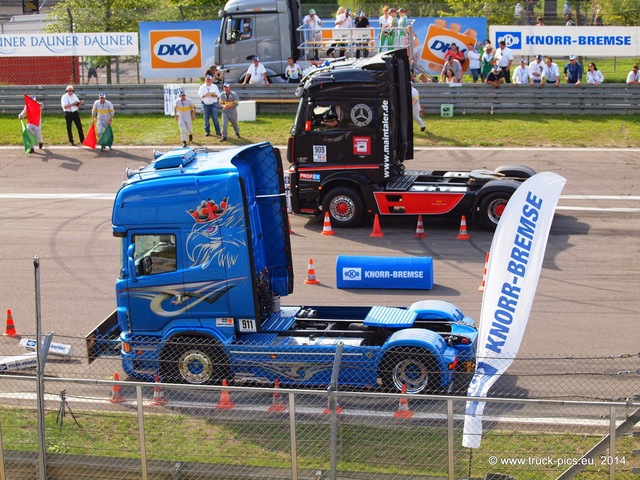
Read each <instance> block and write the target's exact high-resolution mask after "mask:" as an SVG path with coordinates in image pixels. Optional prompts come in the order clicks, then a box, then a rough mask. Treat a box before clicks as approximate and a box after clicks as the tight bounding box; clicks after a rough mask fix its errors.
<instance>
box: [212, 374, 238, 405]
mask: <svg viewBox="0 0 640 480" xmlns="http://www.w3.org/2000/svg"><path fill="white" fill-rule="evenodd" d="M222 386H223V387H226V386H227V379H226V378H225V379H224V380H222ZM235 406H236V404H235V403H233V402H232V401H231V395H229V392H228V391H227V390H222V391H221V392H220V401H218V404H217V405H216V408H217V409H219V410H231V409H232V408H233V407H235Z"/></svg>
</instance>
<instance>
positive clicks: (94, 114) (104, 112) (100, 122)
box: [91, 92, 115, 152]
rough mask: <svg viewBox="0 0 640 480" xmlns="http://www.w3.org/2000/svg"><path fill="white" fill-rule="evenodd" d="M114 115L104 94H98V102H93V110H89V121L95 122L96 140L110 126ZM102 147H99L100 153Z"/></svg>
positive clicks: (111, 106)
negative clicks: (96, 128) (96, 129)
mask: <svg viewBox="0 0 640 480" xmlns="http://www.w3.org/2000/svg"><path fill="white" fill-rule="evenodd" d="M114 114H115V111H114V109H113V104H112V103H111V102H110V101H109V100H107V96H106V95H105V94H104V93H102V92H100V94H98V100H96V101H95V102H93V109H92V110H91V121H92V122H93V121H95V122H96V125H97V127H98V138H100V137H101V136H102V134H103V133H104V131H105V130H106V129H107V127H108V126H109V125H111V123H112V122H113V115H114ZM104 147H105V146H104V145H102V146H101V147H100V151H101V152H104ZM109 150H111V145H109Z"/></svg>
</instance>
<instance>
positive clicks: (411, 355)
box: [379, 348, 440, 393]
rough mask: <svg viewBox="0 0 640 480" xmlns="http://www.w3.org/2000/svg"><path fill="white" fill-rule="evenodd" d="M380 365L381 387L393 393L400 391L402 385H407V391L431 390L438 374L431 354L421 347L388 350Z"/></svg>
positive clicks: (420, 391) (421, 391)
mask: <svg viewBox="0 0 640 480" xmlns="http://www.w3.org/2000/svg"><path fill="white" fill-rule="evenodd" d="M381 366H382V367H381V372H380V374H379V376H380V378H382V386H383V388H384V389H385V390H387V391H391V392H395V393H401V392H402V386H403V385H406V386H407V393H424V392H427V391H432V390H433V389H434V387H435V386H436V385H437V384H438V382H437V379H438V377H439V376H440V375H439V371H438V364H437V363H436V361H435V359H434V358H433V354H431V352H429V351H427V350H424V349H421V348H407V349H403V350H394V351H393V352H389V353H387V355H385V357H384V358H383V359H382V363H381Z"/></svg>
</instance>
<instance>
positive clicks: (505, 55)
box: [495, 40, 513, 83]
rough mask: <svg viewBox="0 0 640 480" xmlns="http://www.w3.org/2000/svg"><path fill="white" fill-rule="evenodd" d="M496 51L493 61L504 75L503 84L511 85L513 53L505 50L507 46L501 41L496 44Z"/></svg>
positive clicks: (507, 49) (508, 49)
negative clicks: (495, 61)
mask: <svg viewBox="0 0 640 480" xmlns="http://www.w3.org/2000/svg"><path fill="white" fill-rule="evenodd" d="M498 45H499V46H498V49H497V50H496V53H495V59H496V60H497V62H498V66H499V67H500V70H501V71H502V73H504V81H505V83H511V64H512V63H513V53H512V52H511V49H510V48H507V44H506V43H505V42H504V40H502V41H501V42H500V43H498Z"/></svg>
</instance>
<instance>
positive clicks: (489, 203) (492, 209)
mask: <svg viewBox="0 0 640 480" xmlns="http://www.w3.org/2000/svg"><path fill="white" fill-rule="evenodd" d="M510 198H511V193H509V192H491V193H487V194H486V195H485V196H484V197H483V198H482V200H480V205H479V212H478V215H479V216H480V221H481V222H482V225H484V227H485V228H488V229H489V230H495V229H496V227H497V226H498V222H499V221H500V217H502V213H503V212H504V209H505V207H506V206H507V203H508V202H509V199H510Z"/></svg>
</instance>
